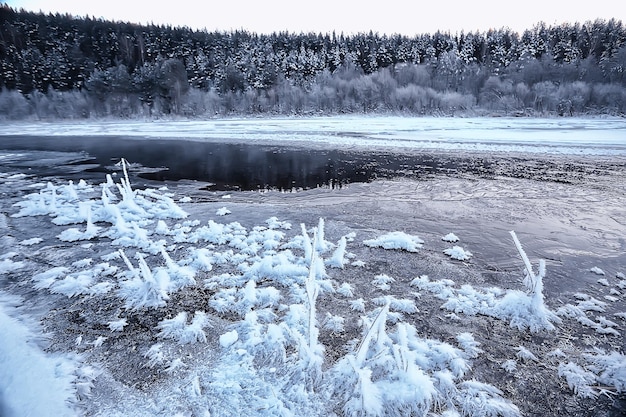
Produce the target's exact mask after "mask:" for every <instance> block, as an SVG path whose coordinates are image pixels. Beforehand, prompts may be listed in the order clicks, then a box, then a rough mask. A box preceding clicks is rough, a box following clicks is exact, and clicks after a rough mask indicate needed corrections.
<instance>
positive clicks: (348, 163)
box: [0, 136, 489, 190]
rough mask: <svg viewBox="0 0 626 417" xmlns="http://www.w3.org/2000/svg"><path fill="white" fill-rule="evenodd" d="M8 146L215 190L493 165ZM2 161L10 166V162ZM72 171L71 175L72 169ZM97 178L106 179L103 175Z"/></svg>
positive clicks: (279, 152) (69, 140) (58, 140)
mask: <svg viewBox="0 0 626 417" xmlns="http://www.w3.org/2000/svg"><path fill="white" fill-rule="evenodd" d="M0 149H2V150H5V151H20V152H23V151H38V152H41V151H46V152H63V153H81V154H83V157H82V158H74V160H73V162H71V165H73V167H74V171H82V172H91V173H99V174H100V173H102V172H109V171H110V170H111V169H112V165H113V164H115V163H117V162H119V160H120V158H122V157H123V158H125V159H126V160H128V161H129V162H130V163H133V164H139V165H141V166H142V167H144V168H154V169H142V170H139V171H140V173H139V176H140V177H141V178H145V179H149V180H157V181H164V180H171V181H177V180H181V179H186V180H198V181H204V182H208V183H211V184H212V185H211V186H209V187H208V188H210V189H211V190H256V189H279V190H292V189H310V188H316V187H324V186H326V187H331V188H335V187H341V186H342V185H345V184H348V183H354V182H370V181H373V180H375V179H377V178H393V177H402V176H409V177H412V178H420V177H424V176H428V175H434V174H439V173H454V172H458V171H464V170H470V171H488V170H489V169H488V165H489V164H488V163H487V162H486V161H478V162H476V161H475V159H472V160H471V162H470V159H469V158H465V159H464V158H454V159H452V158H447V157H441V156H436V155H432V154H422V155H403V154H397V153H396V154H394V153H381V152H372V153H363V152H355V151H341V150H327V151H325V150H319V149H308V148H296V147H292V146H291V147H282V146H280V147H279V146H267V145H245V144H228V143H214V142H212V143H209V142H197V141H185V140H162V139H134V138H133V139H131V138H125V137H62V136H60V137H23V136H21V137H11V136H6V137H2V138H1V139H0ZM24 158H26V160H24ZM35 159H36V158H33V160H35ZM0 163H2V164H4V165H7V164H9V163H10V162H7V161H0ZM14 164H15V163H14ZM15 167H21V168H24V167H28V168H36V172H37V174H38V175H56V172H55V171H56V170H55V167H54V166H47V167H46V166H37V167H30V166H29V165H28V157H27V156H24V157H23V158H22V159H21V160H20V163H19V164H17V165H15ZM81 168H82V169H81ZM64 174H65V175H67V171H65V172H64ZM97 177H98V179H101V178H102V175H98V176H97ZM86 179H88V178H86Z"/></svg>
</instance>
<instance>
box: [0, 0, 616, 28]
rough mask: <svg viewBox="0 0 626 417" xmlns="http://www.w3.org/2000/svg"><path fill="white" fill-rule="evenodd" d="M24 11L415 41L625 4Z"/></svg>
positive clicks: (125, 0)
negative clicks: (418, 37) (375, 35)
mask: <svg viewBox="0 0 626 417" xmlns="http://www.w3.org/2000/svg"><path fill="white" fill-rule="evenodd" d="M5 3H6V4H8V5H9V6H11V7H13V8H16V9H19V8H24V9H26V10H29V11H35V12H38V11H43V12H46V13H47V12H60V13H69V14H71V15H74V16H80V17H84V16H87V15H88V16H91V17H96V18H100V17H101V18H104V19H107V20H115V21H125V22H131V23H140V24H145V23H155V24H170V25H172V26H187V27H190V28H193V29H207V30H209V31H212V30H220V31H230V30H236V29H245V30H248V31H251V32H256V33H272V32H279V31H289V32H296V33H299V32H315V33H331V32H333V31H335V32H336V33H337V34H340V33H342V32H343V33H344V34H346V35H348V34H354V33H359V32H369V31H370V30H371V31H373V32H378V33H379V34H389V35H390V34H395V33H399V34H403V35H407V36H412V35H416V34H423V33H434V32H436V31H438V30H439V31H443V32H448V31H449V32H450V33H452V34H455V33H460V32H461V31H463V32H466V33H467V32H475V31H481V32H484V31H487V30H489V29H500V28H505V27H508V28H510V29H512V30H514V31H517V32H520V33H521V32H523V31H524V30H525V29H531V28H532V27H533V26H534V25H535V24H536V23H538V22H540V21H543V22H545V23H547V24H548V25H554V24H561V23H566V22H567V23H574V22H580V23H584V22H586V21H589V20H595V19H597V18H600V19H606V20H608V19H611V18H615V19H618V20H621V21H622V22H623V23H624V24H626V1H625V0H594V1H593V2H588V3H585V6H584V7H581V3H576V2H575V1H573V0H567V1H563V0H556V1H553V0H522V1H515V2H513V1H512V2H505V1H502V0H447V1H437V0H428V1H424V0H377V1H371V0H343V1H341V0H313V1H306V2H295V1H289V0H264V1H263V0H229V1H225V2H223V1H220V2H215V1H211V0H209V1H206V0H205V1H204V2H201V1H198V0H175V1H169V2H162V1H159V0H151V1H145V0H135V1H134V0H97V1H93V0H9V1H5Z"/></svg>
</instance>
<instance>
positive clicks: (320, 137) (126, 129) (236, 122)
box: [0, 115, 626, 155]
mask: <svg viewBox="0 0 626 417" xmlns="http://www.w3.org/2000/svg"><path fill="white" fill-rule="evenodd" d="M529 133H532V134H529ZM0 135H11V136H15V135H35V136H38V135H47V136H108V135H110V136H127V137H138V138H151V137H157V138H171V139H176V138H185V139H192V140H202V141H219V142H222V141H229V142H235V141H240V142H244V141H245V142H246V143H268V142H271V143H281V144H284V145H288V144H306V145H307V146H317V147H322V148H328V146H336V147H339V148H344V149H345V148H360V147H368V148H387V149H389V148H394V149H399V150H403V149H419V150H429V149H437V150H453V149H456V150H466V151H468V150H471V151H486V152H494V151H495V152H515V151H518V152H519V151H524V152H533V153H535V152H536V153H561V154H596V155H607V154H613V155H616V154H619V155H624V154H626V144H625V143H624V136H626V122H625V121H624V120H623V119H622V118H619V117H614V118H612V117H600V118H566V119H559V118H507V117H502V118H471V117H469V118H437V117H400V116H368V117H361V116H351V115H346V116H331V117H293V118H280V117H277V118H263V119H258V118H255V119H241V118H230V119H219V120H202V121H201V120H175V121H174V120H156V121H123V122H117V121H80V122H55V123H27V122H24V123H22V122H20V123H5V124H4V125H3V127H2V131H0ZM268 138H271V139H268Z"/></svg>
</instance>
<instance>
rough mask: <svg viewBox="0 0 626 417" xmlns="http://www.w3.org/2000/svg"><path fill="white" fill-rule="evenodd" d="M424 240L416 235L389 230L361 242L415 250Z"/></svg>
mask: <svg viewBox="0 0 626 417" xmlns="http://www.w3.org/2000/svg"><path fill="white" fill-rule="evenodd" d="M423 243H424V241H423V240H422V239H420V238H419V237H417V236H414V235H409V234H406V233H404V232H391V233H387V234H384V235H382V236H380V237H378V238H376V239H368V240H364V241H363V244H364V245H366V246H369V247H372V248H383V249H400V250H405V251H407V252H417V250H418V249H419V248H421V247H422V245H423Z"/></svg>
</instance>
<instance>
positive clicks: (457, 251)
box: [443, 246, 473, 261]
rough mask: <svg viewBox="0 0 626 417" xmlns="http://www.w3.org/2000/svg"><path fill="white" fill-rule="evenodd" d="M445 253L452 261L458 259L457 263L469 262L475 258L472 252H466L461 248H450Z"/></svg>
mask: <svg viewBox="0 0 626 417" xmlns="http://www.w3.org/2000/svg"><path fill="white" fill-rule="evenodd" d="M443 253H445V254H446V255H448V256H449V257H450V258H452V259H456V260H457V261H468V260H469V259H470V258H471V257H472V256H473V255H472V252H470V251H468V250H465V249H463V248H462V247H460V246H453V247H451V248H448V249H446V250H444V251H443Z"/></svg>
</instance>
